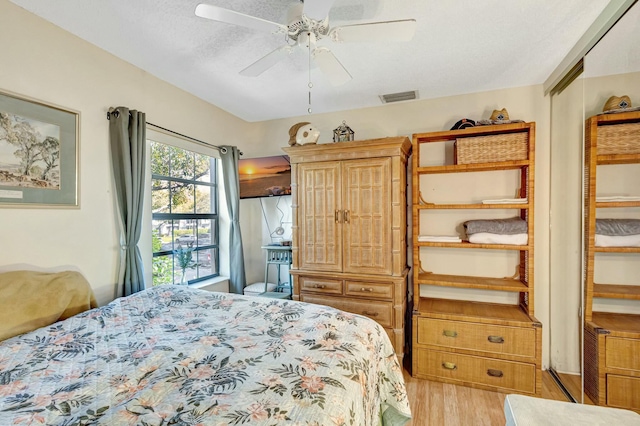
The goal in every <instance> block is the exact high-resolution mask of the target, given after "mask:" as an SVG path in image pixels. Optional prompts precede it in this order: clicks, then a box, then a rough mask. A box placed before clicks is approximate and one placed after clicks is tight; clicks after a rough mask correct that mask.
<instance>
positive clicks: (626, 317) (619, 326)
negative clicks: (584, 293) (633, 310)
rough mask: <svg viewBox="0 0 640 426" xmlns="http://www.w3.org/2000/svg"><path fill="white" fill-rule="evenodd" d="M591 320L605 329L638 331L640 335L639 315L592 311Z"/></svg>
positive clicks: (628, 331)
mask: <svg viewBox="0 0 640 426" xmlns="http://www.w3.org/2000/svg"><path fill="white" fill-rule="evenodd" d="M591 322H592V323H593V324H595V325H597V326H598V327H599V328H602V329H604V330H607V331H614V332H615V331H617V332H623V333H638V334H639V335H640V315H637V314H617V313H612V312H593V318H592V319H591ZM639 337H640V336H639Z"/></svg>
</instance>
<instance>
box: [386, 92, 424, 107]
mask: <svg viewBox="0 0 640 426" xmlns="http://www.w3.org/2000/svg"><path fill="white" fill-rule="evenodd" d="M412 99H418V91H417V90H412V91H410V92H400V93H390V94H388V95H380V100H381V101H382V103H383V104H390V103H391V102H400V101H410V100H412Z"/></svg>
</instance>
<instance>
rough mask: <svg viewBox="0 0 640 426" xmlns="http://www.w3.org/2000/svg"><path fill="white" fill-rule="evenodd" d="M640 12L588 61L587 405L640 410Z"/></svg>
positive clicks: (622, 22)
mask: <svg viewBox="0 0 640 426" xmlns="http://www.w3.org/2000/svg"><path fill="white" fill-rule="evenodd" d="M639 40H640V5H639V4H638V3H636V4H635V5H634V6H633V7H631V9H629V11H627V13H626V14H625V15H624V16H623V17H622V18H621V19H620V20H619V21H618V22H617V23H616V25H615V26H614V27H613V28H612V29H611V30H610V31H609V32H608V33H607V34H606V35H605V36H604V37H603V38H602V39H601V40H600V41H599V42H598V44H597V45H596V46H595V47H594V48H593V49H592V50H591V51H590V52H589V53H588V54H587V55H586V56H585V58H584V73H583V79H584V83H583V84H584V110H585V130H584V132H585V208H584V213H585V239H584V242H585V251H584V260H585V280H584V286H585V293H584V303H585V305H584V319H585V327H584V370H583V371H584V391H585V395H586V397H585V399H586V398H587V397H588V399H589V400H585V402H587V403H589V402H593V403H596V404H598V405H607V406H611V407H619V408H628V409H635V410H640V356H639V355H638V354H640V108H638V107H639V106H640V46H639V45H638V41H639Z"/></svg>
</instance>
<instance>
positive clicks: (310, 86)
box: [307, 33, 313, 114]
mask: <svg viewBox="0 0 640 426" xmlns="http://www.w3.org/2000/svg"><path fill="white" fill-rule="evenodd" d="M307 47H308V48H309V84H308V87H309V108H308V109H307V112H308V113H309V114H311V89H312V88H313V83H312V82H311V33H309V38H308V42H307Z"/></svg>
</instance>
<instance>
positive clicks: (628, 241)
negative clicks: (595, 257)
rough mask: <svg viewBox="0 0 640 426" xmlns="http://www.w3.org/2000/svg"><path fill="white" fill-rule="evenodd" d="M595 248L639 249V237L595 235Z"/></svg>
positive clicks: (635, 235)
mask: <svg viewBox="0 0 640 426" xmlns="http://www.w3.org/2000/svg"><path fill="white" fill-rule="evenodd" d="M595 245H596V247H640V235H637V234H634V235H602V234H596V241H595Z"/></svg>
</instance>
